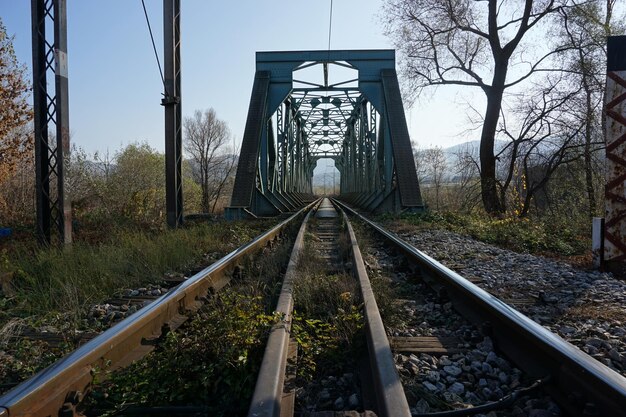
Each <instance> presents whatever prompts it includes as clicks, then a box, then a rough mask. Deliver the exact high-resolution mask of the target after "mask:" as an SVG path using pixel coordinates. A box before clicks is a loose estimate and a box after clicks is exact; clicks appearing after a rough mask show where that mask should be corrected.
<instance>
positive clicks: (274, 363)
mask: <svg viewBox="0 0 626 417" xmlns="http://www.w3.org/2000/svg"><path fill="white" fill-rule="evenodd" d="M311 212H312V211H309V213H308V214H307V215H306V217H305V218H304V221H303V222H302V225H301V226H300V230H299V231H298V236H297V237H296V240H295V242H294V244H293V249H292V250H291V256H290V257H289V264H288V265H287V271H286V272H285V276H284V279H283V285H282V287H281V290H280V295H279V297H278V302H277V303H276V310H275V312H276V313H278V314H280V315H281V320H280V321H279V322H278V323H276V324H275V325H274V326H272V330H271V331H270V335H269V337H268V339H267V344H266V347H265V353H264V354H263V361H262V362H261V368H260V370H259V375H258V377H257V381H256V386H255V387H254V394H253V396H252V401H251V403H250V409H249V411H248V417H280V415H281V398H282V394H283V386H284V381H285V371H286V369H287V356H288V355H287V353H288V352H287V351H288V348H289V336H290V334H291V314H292V312H293V283H294V280H295V279H296V274H297V267H298V260H299V259H300V255H301V253H302V251H303V249H304V234H305V232H306V226H307V223H308V221H309V217H310V216H311Z"/></svg>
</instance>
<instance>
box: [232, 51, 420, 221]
mask: <svg viewBox="0 0 626 417" xmlns="http://www.w3.org/2000/svg"><path fill="white" fill-rule="evenodd" d="M316 67H320V69H323V77H321V75H320V76H319V77H318V78H313V79H309V80H303V79H301V78H302V75H306V74H310V71H311V70H315V68H316ZM331 67H332V68H336V69H337V70H338V72H339V73H340V75H341V74H342V71H343V74H344V75H345V73H346V72H351V73H354V72H356V73H358V75H357V76H356V78H349V79H344V80H336V79H333V80H330V81H329V68H331ZM294 75H297V78H295V77H294ZM330 75H333V73H332V72H331V73H330ZM322 158H331V159H333V160H334V162H335V166H336V168H337V169H338V170H339V173H340V196H339V198H340V199H343V200H345V201H346V202H348V203H351V204H353V205H356V206H359V207H361V208H363V209H365V210H369V211H376V212H389V211H394V212H399V211H403V210H422V209H423V203H422V199H421V194H420V188H419V184H418V181H417V173H416V170H415V162H414V159H413V154H412V148H411V141H410V138H409V132H408V128H407V125H406V119H405V116H404V108H403V105H402V98H401V96H400V87H399V84H398V78H397V74H396V70H395V51H393V50H347V51H295V52H257V55H256V74H255V78H254V84H253V88H252V96H251V99H250V106H249V110H248V118H247V121H246V127H245V130H244V136H243V143H242V146H241V153H240V156H239V165H238V167H237V174H236V178H235V185H234V189H233V194H232V199H231V204H230V207H227V209H226V216H227V217H228V218H231V219H236V218H243V217H252V216H273V215H278V214H280V213H283V212H288V211H293V210H295V209H297V208H299V207H301V206H303V205H304V204H306V203H307V202H308V201H311V200H312V199H313V198H314V196H313V170H314V168H315V166H316V164H317V161H318V160H319V159H322Z"/></svg>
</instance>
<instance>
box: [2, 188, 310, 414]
mask: <svg viewBox="0 0 626 417" xmlns="http://www.w3.org/2000/svg"><path fill="white" fill-rule="evenodd" d="M316 202H317V200H316V201H314V202H312V203H310V204H309V205H307V206H306V207H304V208H302V209H301V210H299V211H298V212H296V213H295V214H293V215H292V216H291V217H289V218H288V219H286V220H284V221H283V222H281V223H279V224H278V225H276V226H274V227H273V228H271V229H270V230H268V231H266V232H265V233H263V234H261V235H259V236H257V237H256V238H254V239H253V240H252V241H250V242H249V243H247V244H245V245H243V246H241V247H240V248H238V249H236V250H234V251H232V252H231V253H229V254H228V255H226V256H224V257H223V258H221V259H220V260H218V261H217V262H215V263H213V264H212V265H210V266H208V267H207V268H205V269H203V270H202V271H200V272H198V273H197V274H195V275H193V276H192V277H190V278H189V279H187V280H186V281H185V282H183V283H182V284H181V285H179V286H178V287H176V288H175V289H173V290H171V291H170V292H168V293H166V294H165V295H163V296H161V297H160V298H158V299H157V300H155V301H154V302H153V303H151V304H149V305H148V306H146V307H144V308H142V309H141V310H139V311H138V312H137V313H135V314H133V315H131V316H129V317H128V318H126V319H124V320H122V321H121V322H119V323H117V324H116V325H115V326H113V327H111V328H110V329H108V330H106V331H105V332H103V333H102V334H100V335H98V336H97V337H95V338H94V339H92V340H91V341H89V342H87V343H86V344H84V345H83V346H81V347H79V348H78V349H76V350H75V351H73V352H72V353H70V354H69V355H67V356H65V357H63V358H61V359H60V360H58V361H57V362H55V363H54V364H52V365H50V366H49V367H47V368H46V369H44V370H42V371H40V372H39V373H37V374H35V375H34V376H32V377H31V378H29V379H28V380H26V381H24V382H22V383H21V384H19V385H18V386H16V387H15V388H13V389H12V390H11V391H9V392H8V393H6V394H4V395H3V396H2V397H0V417H15V416H57V415H59V414H60V412H61V411H62V410H63V411H64V412H65V413H68V414H70V415H71V413H72V412H73V411H74V409H75V406H76V405H77V404H78V403H79V402H80V401H82V398H83V396H84V393H85V392H86V390H88V388H89V385H90V384H91V383H92V382H93V379H94V377H95V376H96V374H98V373H99V372H103V371H111V370H115V369H118V368H120V367H122V366H125V365H128V364H129V363H131V362H132V361H134V360H136V359H138V358H141V357H142V356H144V355H145V354H147V353H148V352H150V351H151V350H152V349H153V345H154V340H155V339H157V338H158V337H159V336H160V335H161V334H162V333H163V331H164V330H167V329H168V328H170V329H171V328H176V327H178V326H179V325H180V324H182V323H183V322H184V321H185V320H186V316H185V314H186V313H188V312H190V311H194V310H196V309H197V308H198V307H199V306H200V304H201V299H202V298H203V297H205V296H206V295H207V293H208V291H209V289H212V290H214V291H217V290H219V289H221V288H222V287H224V286H225V285H226V284H227V283H228V281H230V277H228V274H229V272H231V271H232V270H233V269H234V267H235V266H236V265H237V263H238V261H240V260H242V259H243V258H244V257H246V256H249V255H251V254H253V253H255V252H256V251H257V250H258V249H260V248H262V247H263V246H265V245H266V244H267V243H268V242H270V241H271V240H273V239H274V238H275V237H276V236H278V234H279V233H281V232H282V231H283V230H284V229H285V228H286V227H287V226H288V225H290V224H291V223H292V221H294V220H295V219H296V218H298V217H299V216H301V215H302V214H303V213H305V212H307V211H308V210H309V209H310V208H311V207H313V205H314V204H315V203H316Z"/></svg>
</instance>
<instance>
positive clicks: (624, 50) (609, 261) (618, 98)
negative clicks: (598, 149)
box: [604, 36, 626, 276]
mask: <svg viewBox="0 0 626 417" xmlns="http://www.w3.org/2000/svg"><path fill="white" fill-rule="evenodd" d="M607 55H608V56H607V79H606V108H605V110H606V116H607V117H606V164H607V171H606V187H605V197H606V198H605V204H606V214H605V223H604V261H605V265H606V267H607V268H608V269H609V270H612V271H614V272H617V273H618V274H621V275H622V276H624V274H625V272H626V36H611V37H609V39H608V47H607Z"/></svg>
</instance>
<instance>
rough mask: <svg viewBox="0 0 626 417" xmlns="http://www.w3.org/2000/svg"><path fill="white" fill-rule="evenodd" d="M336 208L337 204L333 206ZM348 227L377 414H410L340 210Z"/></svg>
mask: <svg viewBox="0 0 626 417" xmlns="http://www.w3.org/2000/svg"><path fill="white" fill-rule="evenodd" d="M335 207H337V205H335ZM339 211H341V213H342V215H343V221H344V223H345V224H346V226H347V228H348V235H349V236H350V246H351V248H352V261H353V265H354V266H353V268H354V269H353V271H354V275H355V276H356V278H357V280H358V281H359V287H360V289H361V297H362V298H363V311H364V316H365V329H366V337H367V350H368V354H369V360H370V366H371V370H372V376H373V379H374V385H375V390H376V403H377V406H378V413H380V415H381V416H383V417H410V416H411V410H410V408H409V403H408V401H407V399H406V395H405V394H404V389H403V388H402V383H401V382H400V376H399V375H398V370H397V369H396V365H395V362H394V360H393V353H392V352H391V346H390V345H389V340H388V339H387V333H386V332H385V326H384V324H383V320H382V318H381V317H380V311H379V310H378V305H377V304H376V297H375V296H374V291H373V290H372V286H371V284H370V280H369V277H368V276H367V270H366V269H365V263H364V262H363V257H362V256H361V250H360V249H359V244H358V242H357V240H356V235H355V234H354V230H353V229H352V225H351V224H350V221H349V219H348V216H347V215H346V213H345V211H343V210H341V209H339Z"/></svg>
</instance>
